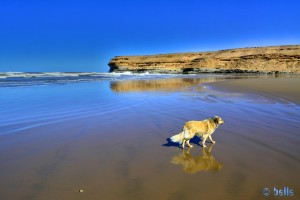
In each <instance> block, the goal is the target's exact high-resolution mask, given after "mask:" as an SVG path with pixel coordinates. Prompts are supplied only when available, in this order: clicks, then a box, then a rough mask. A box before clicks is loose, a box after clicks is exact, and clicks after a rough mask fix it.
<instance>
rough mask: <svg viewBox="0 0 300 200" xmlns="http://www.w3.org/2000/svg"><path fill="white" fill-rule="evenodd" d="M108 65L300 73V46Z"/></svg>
mask: <svg viewBox="0 0 300 200" xmlns="http://www.w3.org/2000/svg"><path fill="white" fill-rule="evenodd" d="M108 65H109V67H110V72H124V71H131V72H146V71H148V72H153V73H231V72H233V73H281V72H282V73H300V45H289V46H272V47H255V48H239V49H228V50H220V51H212V52H198V53H175V54H158V55H146V56H116V57H114V58H113V59H111V60H110V62H109V63H108Z"/></svg>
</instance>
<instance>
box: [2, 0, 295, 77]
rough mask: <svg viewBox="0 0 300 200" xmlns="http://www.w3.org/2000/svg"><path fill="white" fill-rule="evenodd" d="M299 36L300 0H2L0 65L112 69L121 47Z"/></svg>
mask: <svg viewBox="0 0 300 200" xmlns="http://www.w3.org/2000/svg"><path fill="white" fill-rule="evenodd" d="M281 44H300V1H299V0H284V1H278V0H251V1H241V0H231V1H225V0H223V1H222V0H211V1H208V0H207V1H200V0H198V1H196V0H149V1H142V0H140V1H138V0H128V1H125V0H123V1H121V0H98V1H91V0H72V1H71V0H48V1H44V0H36V1H34V0H32V1H30V0H19V1H16V0H0V71H2V72H3V71H25V72H33V71H108V66H107V63H108V62H109V60H110V58H112V57H114V56H116V55H145V54H157V53H172V52H192V51H207V50H218V49H227V48H235V47H246V46H248V47H249V46H267V45H268V46H269V45H281Z"/></svg>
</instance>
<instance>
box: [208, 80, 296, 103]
mask: <svg viewBox="0 0 300 200" xmlns="http://www.w3.org/2000/svg"><path fill="white" fill-rule="evenodd" d="M210 85H211V86H215V87H216V88H217V89H220V90H223V91H228V92H239V93H256V94H260V95H263V96H266V97H269V98H274V97H275V98H276V97H277V98H281V99H282V100H283V101H291V102H294V103H297V104H298V105H300V87H299V86H300V78H299V77H289V78H284V77H279V78H253V79H251V78H249V79H243V80H241V79H239V80H230V81H225V82H214V83H212V84H210Z"/></svg>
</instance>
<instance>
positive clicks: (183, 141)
mask: <svg viewBox="0 0 300 200" xmlns="http://www.w3.org/2000/svg"><path fill="white" fill-rule="evenodd" d="M184 145H185V140H182V149H184Z"/></svg>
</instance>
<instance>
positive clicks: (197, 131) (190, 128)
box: [170, 116, 224, 149]
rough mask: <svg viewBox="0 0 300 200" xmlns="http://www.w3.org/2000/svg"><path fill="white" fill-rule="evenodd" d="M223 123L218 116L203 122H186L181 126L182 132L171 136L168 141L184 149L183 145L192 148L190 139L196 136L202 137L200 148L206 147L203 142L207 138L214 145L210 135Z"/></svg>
mask: <svg viewBox="0 0 300 200" xmlns="http://www.w3.org/2000/svg"><path fill="white" fill-rule="evenodd" d="M223 123H224V120H223V119H222V118H221V117H219V116H215V117H212V118H209V119H206V120H203V121H188V122H186V123H185V125H184V126H183V129H182V132H181V133H179V134H177V135H174V136H172V137H171V138H170V139H171V141H172V142H178V143H180V144H181V145H182V148H183V149H184V146H185V143H186V144H187V146H189V147H193V146H192V145H191V144H190V139H192V138H193V137H194V136H195V135H197V136H199V137H202V142H201V143H202V147H206V146H205V141H206V139H207V138H209V139H210V141H211V142H212V143H215V141H214V140H213V139H212V137H211V135H212V134H213V132H214V131H215V130H216V129H217V128H218V126H219V125H221V124H223Z"/></svg>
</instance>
